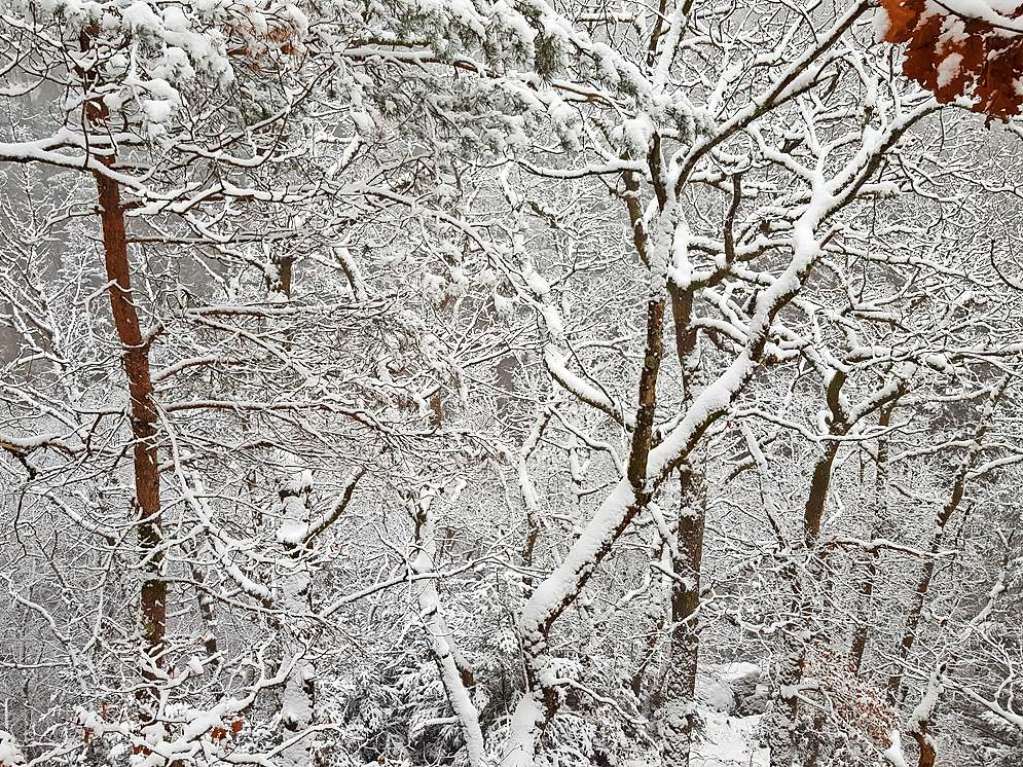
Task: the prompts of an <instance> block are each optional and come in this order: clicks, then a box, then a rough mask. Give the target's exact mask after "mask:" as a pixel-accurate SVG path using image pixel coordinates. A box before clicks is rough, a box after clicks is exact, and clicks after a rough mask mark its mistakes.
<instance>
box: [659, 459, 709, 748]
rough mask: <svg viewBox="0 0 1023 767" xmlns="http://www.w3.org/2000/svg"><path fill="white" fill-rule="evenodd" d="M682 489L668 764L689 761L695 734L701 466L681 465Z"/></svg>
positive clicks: (667, 708) (666, 717)
mask: <svg viewBox="0 0 1023 767" xmlns="http://www.w3.org/2000/svg"><path fill="white" fill-rule="evenodd" d="M679 485H680V491H681V498H680V510H679V521H678V533H677V538H676V541H677V556H674V557H673V558H672V560H673V561H672V565H673V566H672V570H673V573H672V574H673V575H674V581H673V583H672V593H671V623H672V628H671V639H670V642H669V655H668V666H667V669H666V673H665V678H664V707H663V711H662V725H663V731H662V746H661V753H662V755H663V758H664V762H665V764H671V765H678V767H687V765H688V764H689V760H690V755H691V753H692V747H693V741H694V736H695V734H696V715H695V710H694V705H695V698H696V674H697V671H698V670H699V656H700V635H699V624H698V622H697V620H696V614H697V610H698V609H699V607H700V567H701V564H702V560H703V530H704V521H705V519H706V488H705V485H704V482H703V478H702V477H701V476H700V474H699V472H698V471H695V470H694V469H692V468H691V467H689V466H685V467H683V468H682V469H681V470H680V471H679Z"/></svg>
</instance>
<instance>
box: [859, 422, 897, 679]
mask: <svg viewBox="0 0 1023 767" xmlns="http://www.w3.org/2000/svg"><path fill="white" fill-rule="evenodd" d="M893 410H895V403H894V402H893V403H892V404H891V405H889V406H887V407H883V408H881V412H880V414H879V415H878V419H877V424H878V426H879V427H881V429H882V430H883V429H887V428H888V426H889V425H891V420H892V411H893ZM887 516H888V439H887V438H886V437H885V436H884V434H882V435H881V436H880V437H879V438H878V440H877V463H876V468H875V475H874V521H873V525H872V530H873V537H877V535H878V533H879V532H880V531H881V529H882V526H883V525H884V524H886V518H887ZM879 555H880V554H879V550H878V549H871V550H870V552H869V553H868V554H867V562H866V565H865V567H864V572H863V579H862V580H861V581H860V587H859V594H860V605H861V607H860V621H859V623H858V624H857V626H856V630H855V632H853V638H852V645H851V647H850V649H849V663H850V666H851V668H852V670H853V673H854V674H859V673H860V668H861V667H862V666H863V653H864V652H865V651H866V649H867V640H868V639H869V638H870V624H871V620H870V608H871V605H872V603H873V599H874V583H875V580H876V578H877V560H878V556H879Z"/></svg>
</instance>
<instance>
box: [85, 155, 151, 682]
mask: <svg viewBox="0 0 1023 767" xmlns="http://www.w3.org/2000/svg"><path fill="white" fill-rule="evenodd" d="M93 175H94V177H95V179H96V189H97V192H98V194H99V205H100V216H101V220H102V224H103V252H104V263H105V266H106V274H107V280H108V293H109V295H110V309H111V313H112V314H113V318H114V328H115V330H116V331H117V338H118V340H119V341H120V344H121V350H122V351H121V359H122V361H123V363H124V370H125V373H126V375H127V378H128V394H129V397H130V400H131V402H130V405H129V408H130V419H131V432H132V438H133V439H134V446H133V468H134V475H135V503H136V505H137V511H138V517H139V522H138V536H139V543H140V546H141V549H142V561H143V573H144V578H145V580H144V581H143V584H142V592H141V596H140V608H141V613H142V638H143V644H144V651H145V654H146V655H147V656H148V658H149V662H150V664H151V667H147V668H144V669H143V676H144V678H146V679H147V680H149V681H154V680H155V678H156V676H157V675H156V671H157V670H158V669H159V667H160V666H161V665H162V658H161V652H162V648H163V642H164V637H165V635H166V631H167V583H166V581H165V580H163V578H162V577H161V575H162V564H163V554H162V552H161V551H160V544H161V542H162V540H163V533H162V519H161V510H160V469H159V462H158V453H157V410H156V403H155V401H154V399H153V380H152V376H151V375H150V369H149V341H148V339H146V338H145V337H144V336H143V334H142V328H141V324H140V322H139V316H138V311H137V309H136V307H135V302H134V299H133V295H132V287H131V265H130V262H129V260H128V244H127V237H126V232H125V220H124V208H123V206H122V205H121V193H120V187H119V185H118V183H117V182H116V181H114V180H112V179H110V178H108V177H107V176H105V175H103V174H102V173H100V172H98V171H97V172H95V173H94V174H93Z"/></svg>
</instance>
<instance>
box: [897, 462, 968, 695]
mask: <svg viewBox="0 0 1023 767" xmlns="http://www.w3.org/2000/svg"><path fill="white" fill-rule="evenodd" d="M968 467H969V463H968V462H964V464H963V469H962V470H961V471H960V473H959V475H958V476H957V477H956V481H955V484H954V485H953V486H952V495H951V497H950V498H949V500H948V503H946V504H945V506H944V507H943V508H942V509H941V511H940V512H938V516H937V518H936V519H935V528H934V534H933V535H932V536H931V545H930V548H929V552H930V554H931V556H929V557H927V559H925V560H924V564H923V568H922V570H921V572H920V580H919V582H918V583H917V586H916V592H915V593H914V594H913V603H912V605H911V606H910V609H909V613H908V614H907V615H906V625H905V627H904V628H903V631H902V639H901V640H900V642H899V650H898V654H899V657H898V660H897V661H896V664H895V670H894V671H893V672H892V674H891V676H890V677H889V678H888V702H889V703H891V704H893V705H894V704H896V703H897V702H898V700H899V696H900V693H901V691H902V668H903V664H904V663H905V662H906V660H907V659H908V658H909V654H910V652H912V650H913V645H914V644H915V643H916V637H917V632H918V630H919V628H920V618H921V616H922V615H923V610H924V605H925V604H926V603H927V594H928V592H929V591H930V588H931V581H932V580H933V578H934V571H935V569H936V565H935V561H936V560H935V555H936V554H937V553H938V552H939V551H940V550H941V544H942V541H943V540H944V538H945V526H946V525H947V524H948V521H949V520H950V519H951V518H952V515H953V514H954V513H955V511H956V509H958V508H959V504H960V502H961V501H962V499H963V493H964V492H965V490H966V474H967V472H968Z"/></svg>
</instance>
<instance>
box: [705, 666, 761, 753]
mask: <svg viewBox="0 0 1023 767" xmlns="http://www.w3.org/2000/svg"><path fill="white" fill-rule="evenodd" d="M759 677H760V669H759V667H757V666H756V665H755V664H753V663H726V664H722V665H720V666H711V667H708V668H707V669H706V671H705V673H703V674H701V676H700V678H699V680H698V683H697V696H698V698H699V705H700V716H701V717H702V718H703V737H702V739H701V741H700V744H699V746H698V747H697V748H696V751H695V753H694V754H693V756H692V760H691V767H737V765H742V767H767V764H768V756H769V753H768V750H767V749H766V748H762V747H760V745H759V737H758V728H759V726H760V715H759V714H752V715H750V716H739V715H737V712H736V708H737V700H736V697H737V693H739V691H740V690H744V691H745V694H750V693H753V692H754V691H755V689H756V683H757V680H758V679H759Z"/></svg>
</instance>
